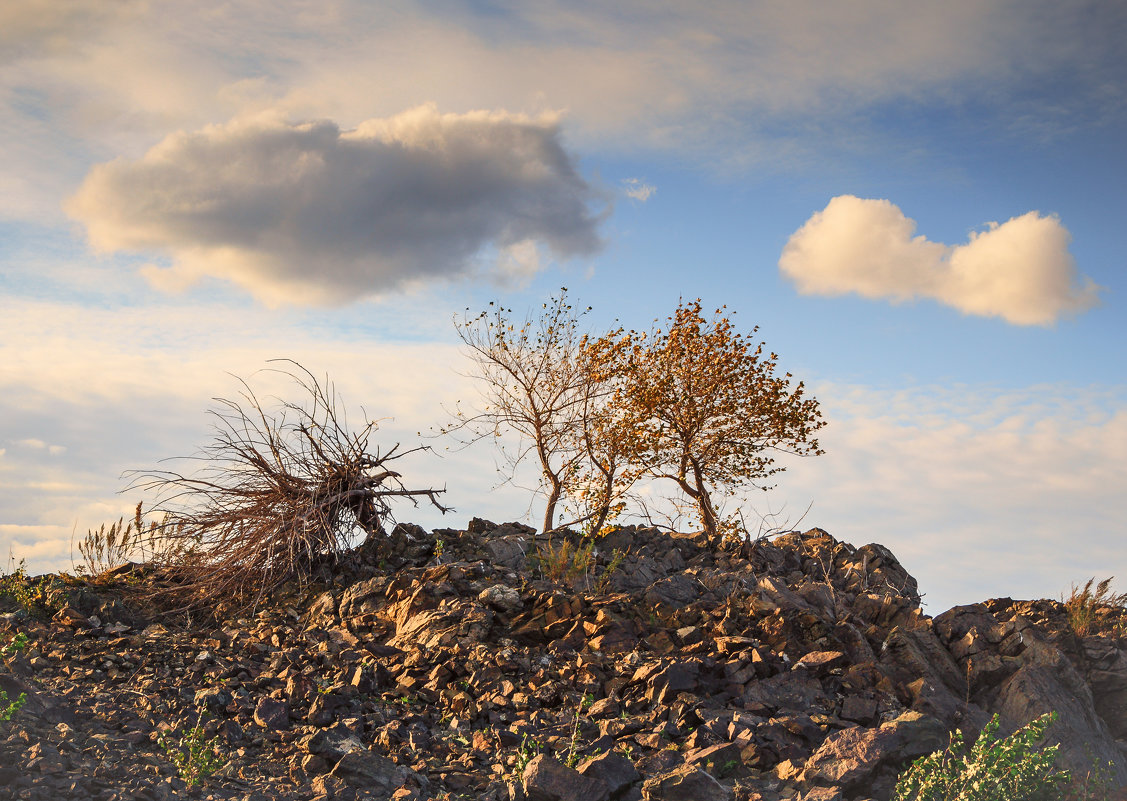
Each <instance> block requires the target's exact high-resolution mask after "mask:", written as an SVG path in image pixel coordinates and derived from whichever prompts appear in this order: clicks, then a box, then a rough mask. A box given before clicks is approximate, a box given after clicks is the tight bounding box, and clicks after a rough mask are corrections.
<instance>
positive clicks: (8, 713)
mask: <svg viewBox="0 0 1127 801" xmlns="http://www.w3.org/2000/svg"><path fill="white" fill-rule="evenodd" d="M25 703H27V693H20V697H19V698H17V699H16V700H15V701H12V702H11V703H9V702H8V694H7V693H6V692H4V691H3V690H0V722H2V723H7V722H8V721H9V720H11V719H12V716H13V715H15V714H16V713H17V712H19V711H20V709H22V708H23V705H24V704H25Z"/></svg>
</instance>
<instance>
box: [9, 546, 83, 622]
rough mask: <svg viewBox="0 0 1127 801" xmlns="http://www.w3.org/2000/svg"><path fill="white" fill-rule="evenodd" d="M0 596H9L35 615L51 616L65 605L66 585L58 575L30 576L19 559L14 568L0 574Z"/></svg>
mask: <svg viewBox="0 0 1127 801" xmlns="http://www.w3.org/2000/svg"><path fill="white" fill-rule="evenodd" d="M0 598H10V599H11V600H13V601H15V602H16V604H17V605H18V606H19V607H20V608H21V609H23V610H25V611H26V612H27V613H28V614H31V615H34V616H36V617H51V616H52V615H54V614H55V613H56V612H58V611H59V610H60V609H62V608H63V607H64V606H66V603H67V587H66V584H65V583H63V581H62V579H60V578H59V577H58V576H40V577H39V578H37V579H33V578H30V577H29V576H28V575H27V567H26V563H25V561H24V560H23V559H21V560H20V563H19V566H18V567H16V569H15V570H13V571H12V572H10V573H4V574H2V575H0Z"/></svg>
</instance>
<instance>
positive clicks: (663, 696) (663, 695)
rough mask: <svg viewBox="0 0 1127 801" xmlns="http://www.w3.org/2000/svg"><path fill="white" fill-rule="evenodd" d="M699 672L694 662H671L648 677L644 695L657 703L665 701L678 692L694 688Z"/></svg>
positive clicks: (674, 696) (697, 665) (698, 667)
mask: <svg viewBox="0 0 1127 801" xmlns="http://www.w3.org/2000/svg"><path fill="white" fill-rule="evenodd" d="M699 672H700V665H699V664H697V663H696V662H692V661H686V662H673V663H672V664H670V665H668V666H666V667H665V668H663V669H661V670H659V671H658V672H656V673H654V674H653V675H652V676H650V677H649V679H648V681H647V684H646V697H647V698H649V699H650V700H651V701H653V702H655V703H658V704H664V703H667V702H669V701H670V700H672V699H673V698H676V697H677V694H678V693H680V692H687V691H690V690H693V689H695V688H696V686H697V674H698V673H699Z"/></svg>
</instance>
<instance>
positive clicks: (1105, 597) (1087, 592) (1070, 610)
mask: <svg viewBox="0 0 1127 801" xmlns="http://www.w3.org/2000/svg"><path fill="white" fill-rule="evenodd" d="M1114 578H1115V576H1110V577H1108V578H1106V579H1104V580H1103V581H1101V582H1100V583H1099V584H1096V588H1095V590H1093V589H1092V584H1093V583H1095V581H1096V580H1095V578H1090V579H1088V581H1087V582H1085V584H1084V586H1083V587H1082V588H1077V586H1076V585H1075V584H1073V585H1072V590H1071V592H1070V593H1069V596H1068V598H1064V597H1063V596H1062V597H1061V603H1063V604H1064V610H1065V613H1066V614H1067V615H1068V625H1069V628H1071V629H1072V630H1073V631H1074V632H1075V633H1076V635H1077V636H1079V637H1083V636H1085V635H1087V634H1093V633H1095V631H1096V629H1097V628H1098V620H1099V617H1100V616H1099V611H1100V610H1101V609H1103V608H1106V607H1111V608H1119V609H1122V608H1123V607H1125V606H1127V593H1121V594H1119V595H1116V594H1115V593H1113V592H1112V591H1111V581H1112V579H1114Z"/></svg>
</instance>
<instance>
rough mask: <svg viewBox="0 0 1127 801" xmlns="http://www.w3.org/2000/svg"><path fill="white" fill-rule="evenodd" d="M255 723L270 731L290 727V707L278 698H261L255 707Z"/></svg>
mask: <svg viewBox="0 0 1127 801" xmlns="http://www.w3.org/2000/svg"><path fill="white" fill-rule="evenodd" d="M254 722H255V723H257V724H258V725H259V726H261V727H262V728H264V729H266V730H268V731H281V730H283V729H288V728H289V727H290V705H289V704H287V703H286V702H285V701H279V700H278V699H276V698H270V697H266V698H261V699H259V701H258V703H257V704H256V705H255V707H254Z"/></svg>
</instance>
